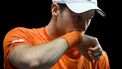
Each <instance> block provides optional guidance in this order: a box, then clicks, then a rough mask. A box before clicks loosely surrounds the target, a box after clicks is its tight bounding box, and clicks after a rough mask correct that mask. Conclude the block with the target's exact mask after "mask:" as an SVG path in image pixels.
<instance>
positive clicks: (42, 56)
mask: <svg viewBox="0 0 122 69" xmlns="http://www.w3.org/2000/svg"><path fill="white" fill-rule="evenodd" d="M67 49H68V44H67V42H66V40H65V39H62V38H58V39H55V40H53V41H51V42H49V43H46V44H41V45H37V46H32V47H29V46H26V47H22V45H20V46H18V47H16V48H15V49H14V50H13V53H12V54H11V59H10V60H11V62H12V64H13V65H15V66H17V67H19V68H20V69H21V68H22V69H23V68H25V69H31V68H34V69H38V68H42V69H48V68H50V67H51V66H52V65H54V64H55V63H56V62H57V61H58V60H59V59H60V57H61V56H62V55H63V54H64V52H65V51H66V50H67Z"/></svg>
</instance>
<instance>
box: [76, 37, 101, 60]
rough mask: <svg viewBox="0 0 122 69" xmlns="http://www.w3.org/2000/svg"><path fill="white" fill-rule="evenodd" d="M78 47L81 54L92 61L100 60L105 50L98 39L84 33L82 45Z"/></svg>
mask: <svg viewBox="0 0 122 69" xmlns="http://www.w3.org/2000/svg"><path fill="white" fill-rule="evenodd" d="M77 47H78V50H79V51H80V52H81V54H83V56H84V57H86V58H87V59H88V60H90V61H92V62H94V61H95V60H99V59H100V56H101V55H102V52H103V50H102V48H101V45H100V44H99V42H98V39H97V38H96V37H93V36H89V35H83V37H82V40H81V42H80V45H78V46H77Z"/></svg>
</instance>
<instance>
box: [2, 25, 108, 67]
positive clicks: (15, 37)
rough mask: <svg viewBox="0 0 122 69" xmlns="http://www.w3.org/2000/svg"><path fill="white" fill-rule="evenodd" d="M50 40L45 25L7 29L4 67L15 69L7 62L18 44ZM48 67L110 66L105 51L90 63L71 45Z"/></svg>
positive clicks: (33, 43) (31, 44) (40, 42)
mask: <svg viewBox="0 0 122 69" xmlns="http://www.w3.org/2000/svg"><path fill="white" fill-rule="evenodd" d="M51 40H52V39H51V37H50V36H49V35H48V34H47V33H46V31H45V27H42V28H33V29H27V28H23V27H19V28H15V29H13V30H11V31H9V32H8V33H7V34H6V36H5V38H4V42H3V46H4V47H3V48H4V69H17V68H15V67H14V66H13V65H12V64H11V63H10V62H9V58H10V57H9V55H10V53H11V51H12V50H13V49H14V48H15V47H16V46H17V45H18V44H21V43H22V44H23V43H25V44H28V45H30V46H33V45H36V44H42V43H46V42H49V41H51ZM50 69H110V66H109V61H108V56H107V54H106V52H104V53H103V55H102V57H101V59H100V60H99V61H97V62H96V63H91V62H90V61H88V60H87V59H86V58H85V57H84V56H82V54H80V53H79V52H78V50H77V49H76V48H75V47H72V48H70V49H69V50H68V51H67V52H66V53H65V54H64V55H63V56H62V57H61V58H60V59H59V61H58V62H57V63H56V64H55V65H54V66H53V67H51V68H50Z"/></svg>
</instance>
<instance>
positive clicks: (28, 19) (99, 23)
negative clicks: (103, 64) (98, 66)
mask: <svg viewBox="0 0 122 69" xmlns="http://www.w3.org/2000/svg"><path fill="white" fill-rule="evenodd" d="M109 1H110V0H99V2H98V3H99V7H100V8H101V9H103V10H104V11H105V12H106V14H107V16H106V17H105V18H103V17H101V16H100V15H98V14H97V13H96V15H95V17H94V18H93V20H92V23H91V25H90V27H89V28H88V30H87V31H86V34H89V35H92V36H96V37H98V39H99V41H100V44H101V45H102V47H103V49H104V50H105V51H107V53H108V57H109V60H110V65H111V68H114V66H115V65H114V60H113V48H115V46H114V45H115V41H114V37H113V36H115V34H114V33H113V30H116V28H115V26H114V22H115V20H113V16H114V13H113V12H114V10H113V8H112V6H113V4H112V3H113V2H109ZM3 3H4V5H1V7H0V8H1V13H0V69H2V68H3V47H2V42H3V38H4V36H5V34H6V33H7V32H8V31H9V30H11V29H12V28H14V27H17V26H24V27H28V28H32V27H41V26H45V25H47V24H48V22H49V20H50V18H51V13H50V5H51V1H48V0H47V1H46V0H45V1H43V2H35V1H34V2H33V1H32V2H26V3H25V2H13V3H11V2H3Z"/></svg>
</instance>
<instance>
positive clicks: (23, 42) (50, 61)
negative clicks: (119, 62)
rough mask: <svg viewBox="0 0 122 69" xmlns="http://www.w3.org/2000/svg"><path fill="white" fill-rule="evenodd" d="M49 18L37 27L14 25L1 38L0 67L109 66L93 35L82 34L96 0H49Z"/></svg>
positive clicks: (78, 68)
mask: <svg viewBox="0 0 122 69" xmlns="http://www.w3.org/2000/svg"><path fill="white" fill-rule="evenodd" d="M52 2H53V3H52V5H51V13H52V18H51V20H50V22H49V24H48V25H47V26H45V27H41V28H32V29H28V28H24V27H18V28H15V29H13V30H11V31H9V32H8V33H7V34H6V36H5V39H4V42H3V46H4V69H110V67H109V60H108V57H107V54H106V52H105V51H103V50H102V48H101V46H100V44H99V42H98V40H97V38H96V37H92V36H88V35H86V34H84V32H85V31H86V29H87V27H88V26H89V24H90V21H91V19H92V18H93V16H94V13H95V11H97V12H98V13H99V14H100V15H102V16H104V15H105V14H104V12H103V11H102V10H101V9H100V8H98V7H97V1H96V0H52Z"/></svg>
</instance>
